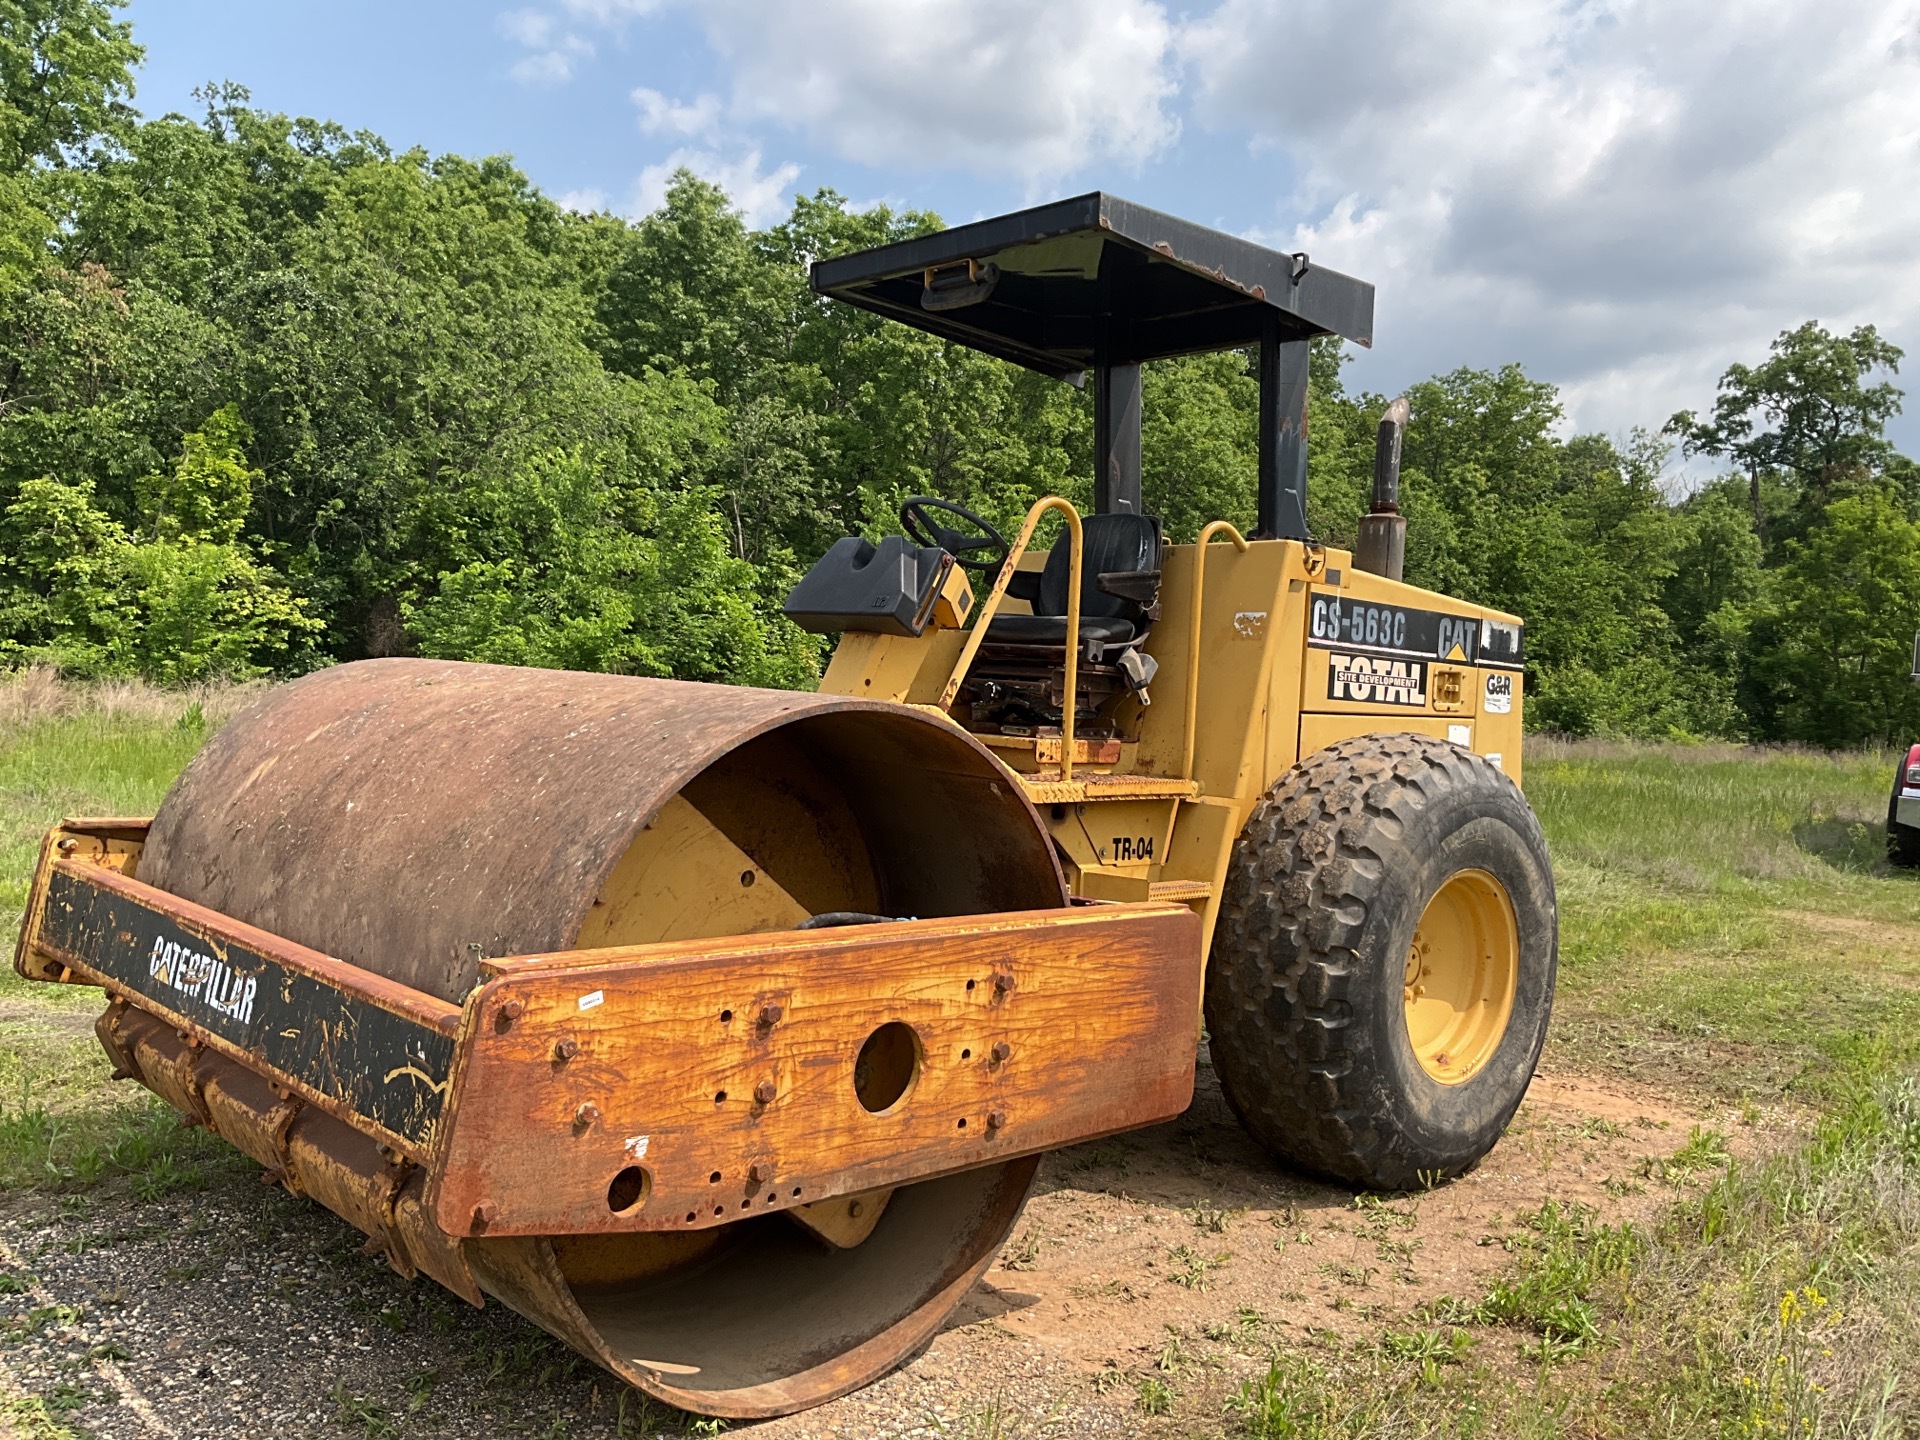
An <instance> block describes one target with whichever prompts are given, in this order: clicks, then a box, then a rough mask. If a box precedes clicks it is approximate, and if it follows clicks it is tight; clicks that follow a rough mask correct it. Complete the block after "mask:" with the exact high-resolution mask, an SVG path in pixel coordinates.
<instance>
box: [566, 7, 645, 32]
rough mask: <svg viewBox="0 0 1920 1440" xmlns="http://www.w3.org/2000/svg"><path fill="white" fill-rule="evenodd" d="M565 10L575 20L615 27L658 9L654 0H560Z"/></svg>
mask: <svg viewBox="0 0 1920 1440" xmlns="http://www.w3.org/2000/svg"><path fill="white" fill-rule="evenodd" d="M561 3H562V4H563V5H564V6H565V8H566V12H567V13H568V14H569V15H571V16H573V17H574V18H575V19H576V20H584V21H587V22H589V23H590V24H594V25H604V26H606V27H608V28H610V29H617V28H618V27H620V26H622V25H624V24H626V23H627V22H628V21H629V20H637V19H639V18H640V17H641V16H642V15H651V14H652V13H653V12H654V11H655V10H657V9H659V5H658V4H657V3H656V0H561Z"/></svg>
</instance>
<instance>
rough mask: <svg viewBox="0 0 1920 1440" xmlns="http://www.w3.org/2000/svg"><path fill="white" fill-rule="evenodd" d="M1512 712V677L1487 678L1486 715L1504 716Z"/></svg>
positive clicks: (1497, 675) (1496, 676)
mask: <svg viewBox="0 0 1920 1440" xmlns="http://www.w3.org/2000/svg"><path fill="white" fill-rule="evenodd" d="M1512 710H1513V676H1511V675H1499V674H1495V675H1489V676H1487V714H1489V715H1506V714H1510V713H1511V712H1512Z"/></svg>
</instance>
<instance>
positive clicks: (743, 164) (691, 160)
mask: <svg viewBox="0 0 1920 1440" xmlns="http://www.w3.org/2000/svg"><path fill="white" fill-rule="evenodd" d="M761 165H762V161H761V158H760V150H759V147H757V146H756V147H754V148H752V149H750V150H747V151H746V152H745V153H743V154H740V155H736V156H733V157H731V158H729V157H727V156H723V155H719V154H716V153H715V152H713V151H711V150H693V149H681V150H676V151H674V152H673V153H672V154H671V155H669V156H667V158H666V159H664V160H662V161H661V162H660V163H659V164H658V165H649V166H648V167H647V168H646V169H645V170H643V171H641V172H640V180H639V183H638V184H637V185H635V186H634V195H633V207H632V209H631V211H630V212H629V213H630V214H631V215H632V216H633V217H634V218H635V219H638V218H639V217H640V216H642V215H645V214H647V213H649V212H650V211H654V210H658V209H659V208H660V206H661V204H662V203H663V202H664V201H665V200H666V198H667V183H668V182H669V181H670V180H672V179H673V172H674V171H676V170H683V169H684V170H691V171H693V173H694V174H696V175H698V176H700V177H701V179H703V180H710V181H712V182H713V183H714V184H715V185H718V186H719V187H720V188H721V189H722V190H724V191H726V192H727V196H728V198H729V199H731V200H732V201H733V205H734V208H735V209H736V210H738V211H740V213H741V214H742V215H744V216H745V217H746V221H747V224H748V225H750V226H753V227H755V228H759V227H761V226H765V225H771V224H773V223H774V222H775V221H778V220H783V219H785V218H786V214H787V208H788V205H789V203H790V196H791V191H792V187H793V182H794V181H795V180H798V179H799V178H800V167H799V166H798V165H795V164H793V163H791V162H788V163H785V164H781V165H776V166H775V167H774V168H773V169H771V170H764V169H762V168H761Z"/></svg>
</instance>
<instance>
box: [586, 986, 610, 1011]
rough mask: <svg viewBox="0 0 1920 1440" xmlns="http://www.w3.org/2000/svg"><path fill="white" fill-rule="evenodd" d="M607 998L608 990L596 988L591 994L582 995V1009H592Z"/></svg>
mask: <svg viewBox="0 0 1920 1440" xmlns="http://www.w3.org/2000/svg"><path fill="white" fill-rule="evenodd" d="M606 998H607V992H606V991H604V990H595V991H594V992H593V993H592V994H591V995H582V996H581V997H580V1008H581V1009H582V1010H591V1009H593V1007H594V1006H596V1005H598V1004H600V1003H602V1002H603V1001H604V1000H605V999H606Z"/></svg>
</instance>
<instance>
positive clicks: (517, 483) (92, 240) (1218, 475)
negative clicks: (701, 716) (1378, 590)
mask: <svg viewBox="0 0 1920 1440" xmlns="http://www.w3.org/2000/svg"><path fill="white" fill-rule="evenodd" d="M116 8H117V0H0V664H4V663H20V662H23V661H31V660H41V661H50V662H52V663H55V664H57V665H59V666H61V667H62V668H64V669H67V670H69V671H72V672H77V673H91V674H100V673H140V674H144V675H148V676H152V677H157V678H162V679H167V680H188V679H194V678H200V677H205V676H210V675H222V674H226V675H243V674H249V673H260V672H262V671H294V670H298V669H301V668H305V667H310V666H313V665H316V664H322V663H326V662H328V661H331V660H341V659H349V658H354V657H359V656H365V655H380V654H393V653H417V654H426V655H436V656H458V657H468V658H475V659H485V660H497V661H503V662H509V663H516V664H532V665H559V666H572V667H581V668H600V669H613V670H620V671H628V672H634V673H643V674H660V675H666V674H671V675H680V676H689V677H696V678H702V679H715V680H727V681H736V682H745V683H759V684H774V685H806V684H809V683H811V682H812V680H813V679H814V677H816V676H817V674H818V671H819V665H820V662H821V659H822V653H823V652H822V648H821V645H820V642H819V641H817V640H816V639H815V638H813V637H810V636H806V635H802V634H800V633H799V632H798V631H796V630H795V629H793V628H792V627H791V626H790V625H788V624H787V623H786V622H785V621H784V620H782V619H781V618H780V616H779V613H778V606H779V600H780V598H781V596H782V595H784V593H785V592H786V590H787V589H788V588H789V586H790V585H791V584H792V582H793V581H794V580H795V579H796V578H797V577H798V575H799V574H800V573H801V572H802V571H803V570H804V568H805V566H806V565H807V563H808V562H810V561H811V560H812V559H813V558H814V557H815V556H817V555H818V554H819V553H820V552H821V551H822V550H824V549H825V548H826V547H827V546H828V545H829V544H831V543H832V541H833V540H834V539H835V538H837V537H838V536H840V535H842V534H845V533H848V532H851V531H859V532H865V533H868V534H878V533H882V532H885V531H887V530H889V529H890V528H891V527H892V525H893V523H894V522H893V515H894V511H895V508H896V507H897V505H898V503H899V501H900V499H901V498H902V497H903V496H905V495H907V494H911V493H915V492H927V493H933V494H939V495H945V496H948V497H950V498H953V499H956V500H960V501H962V502H964V503H967V504H969V505H972V506H975V507H976V508H979V509H982V510H984V511H986V512H987V513H989V514H991V515H993V516H995V517H996V518H998V519H1000V520H1002V521H1004V522H1006V523H1007V524H1009V525H1011V524H1012V523H1014V522H1016V521H1017V519H1018V517H1019V515H1020V513H1021V512H1022V511H1023V510H1024V509H1025V507H1026V506H1027V505H1028V504H1029V503H1030V502H1031V501H1032V500H1033V499H1035V498H1037V497H1039V496H1041V495H1043V494H1047V493H1049V492H1060V493H1065V494H1067V495H1069V496H1072V497H1074V498H1076V499H1078V500H1081V501H1082V502H1084V501H1085V500H1086V499H1087V498H1088V490H1089V488H1090V487H1089V485H1088V483H1087V481H1086V479H1085V478H1084V477H1085V476H1086V475H1087V474H1088V472H1089V471H1090V468H1091V462H1090V451H1091V429H1092V425H1091V413H1090V405H1089V401H1088V398H1087V396H1086V395H1085V394H1084V393H1082V392H1078V391H1075V390H1073V389H1071V388H1069V387H1066V386H1063V385H1060V384H1057V383H1055V382H1053V381H1050V380H1046V379H1043V378H1042V377H1039V376H1036V375H1033V374H1030V373H1027V372H1024V371H1021V370H1017V369H1015V368H1013V367H1010V366H1007V365H1004V364H1001V363H1000V362H997V361H993V360H989V359H986V358H985V357H982V356H980V355H977V354H974V353H972V352H970V351H966V350H964V349H959V348H956V347H953V346H949V345H946V344H943V343H941V342H939V341H936V340H934V339H932V338H930V337H928V336H925V335H922V334H919V333H918V332H915V331H911V330H908V329H906V328H904V327H901V326H898V325H891V324H887V323H885V322H882V321H879V320H877V319H875V318H873V317H871V316H867V315H864V314H860V313H855V312H853V311H850V310H847V309H844V308H840V307H828V306H826V305H824V304H823V303H821V302H820V301H818V300H817V299H816V298H815V297H813V296H812V295H811V294H810V292H809V291H808V289H807V285H806V266H807V264H808V263H809V262H810V261H811V260H812V259H814V258H816V257H819V256H822V255H829V254H833V253H836V252H840V251H845V250H848V249H853V248H858V247H862V246H867V245H871V244H875V243H879V242H882V241H885V240H888V239H892V238H897V237H900V236H905V235H911V234H917V233H922V232H924V231H927V230H930V229H933V228H937V226H938V224H939V222H938V220H937V219H936V217H934V216H932V215H928V214H922V213H916V212H897V211H891V210H888V209H886V208H885V207H876V208H873V209H867V210H854V209H851V208H850V207H849V206H848V205H847V204H846V203H845V202H844V201H843V200H842V199H841V198H840V197H838V196H836V195H834V194H832V193H831V192H827V191H822V192H820V193H818V194H816V195H814V196H812V197H810V198H809V197H801V198H797V199H796V200H795V202H794V206H793V209H792V211H791V213H790V214H789V215H788V216H787V218H786V219H785V220H784V221H782V222H781V223H779V224H777V225H775V226H773V227H771V228H769V229H766V230H761V231H754V230H750V229H749V228H748V227H747V226H746V225H745V224H744V222H743V221H742V220H741V219H740V217H739V216H738V214H737V213H736V212H735V211H734V210H733V209H732V208H731V207H730V206H729V203H728V200H727V197H726V196H725V195H724V194H722V193H721V192H720V191H718V190H717V189H715V188H714V187H713V186H711V185H709V184H707V183H705V182H703V181H701V180H699V179H697V178H695V177H694V176H692V175H689V174H684V173H683V174H681V175H680V176H679V177H678V178H677V179H676V180H675V181H674V183H673V184H672V186H671V187H670V189H669V191H668V194H667V198H666V201H665V203H664V205H663V206H662V207H661V208H660V209H659V210H658V211H656V212H655V213H654V214H651V215H649V216H647V217H645V218H644V219H642V220H639V221H638V222H634V223H628V222H626V221H623V220H620V219H617V218H615V217H613V216H610V215H605V214H600V215H577V214H571V213H569V212H567V211H565V210H562V209H561V208H560V207H558V206H557V205H555V204H554V203H553V202H552V201H550V200H548V199H547V198H546V197H544V196H543V195H541V194H540V193H539V192H538V191H537V190H536V189H534V187H533V186H532V185H531V184H530V183H529V182H528V181H527V179H526V177H525V176H523V175H522V174H520V172H519V171H517V170H516V169H515V168H514V167H513V166H512V164H511V163H509V162H508V161H506V160H504V159H500V158H493V159H487V160H480V161H473V160H466V159H461V158H459V157H455V156H430V155H428V154H425V153H424V152H421V151H407V152H403V153H397V152H395V151H394V150H392V149H391V148H390V147H389V146H387V145H386V144H385V143H384V142H383V141H381V140H380V139H379V138H378V137H376V136H373V135H370V134H366V133H364V132H349V131H347V130H345V129H342V128H341V127H339V126H337V125H333V124H325V123H319V122H315V121H309V120H290V119H288V118H287V117H285V116H280V115H272V114H266V113H262V112H260V111H258V110H255V109H253V108H251V107H250V106H249V104H248V103H247V95H246V93H245V91H244V90H241V89H239V88H237V87H233V86H224V87H217V88H215V89H213V90H211V91H209V92H207V93H205V94H204V95H203V97H202V98H203V100H204V103H205V113H204V114H203V115H201V116H200V117H199V118H197V119H190V118H185V117H182V116H179V115H168V116H163V117H160V118H157V119H143V118H141V116H140V115H139V114H138V113H137V112H136V111H135V110H134V109H133V108H132V104H131V99H132V79H131V77H132V72H133V67H134V66H135V65H137V63H138V60H139V56H140V51H139V49H138V47H137V46H136V45H135V43H134V41H133V37H132V34H131V31H130V29H129V27H128V26H127V25H126V24H125V23H123V22H121V21H119V20H117V19H116V17H115V13H114V12H115V10H116ZM1900 358H1901V357H1900V353H1899V352H1898V351H1897V350H1896V349H1894V348H1893V347H1892V346H1891V345H1889V344H1887V343H1886V342H1885V341H1884V340H1882V339H1881V338H1880V337H1879V336H1878V335H1876V334H1875V333H1874V331H1873V330H1872V329H1871V328H1865V329H1861V330H1857V331H1855V332H1853V333H1852V334H1850V335H1833V334H1829V333H1827V332H1826V331H1824V330H1822V329H1820V328H1819V327H1818V326H1815V325H1811V324H1809V325H1807V326H1803V327H1801V328H1800V329H1798V330H1794V331H1791V332H1789V333H1788V334H1786V335H1783V336H1782V337H1781V338H1780V340H1779V341H1778V342H1777V343H1776V344H1775V346H1774V348H1773V351H1772V353H1771V355H1770V356H1769V357H1768V358H1767V359H1766V360H1765V361H1764V362H1762V363H1760V364H1757V365H1754V366H1745V365H1736V366H1734V367H1733V368H1732V369H1730V370H1729V371H1728V372H1727V376H1726V379H1725V381H1724V382H1723V385H1722V388H1721V393H1720V397H1719V401H1718V403H1717V405H1716V407H1715V410H1714V413H1713V414H1712V415H1711V416H1710V417H1707V418H1704V419H1703V418H1701V417H1698V416H1695V415H1692V414H1681V415H1676V416H1675V417H1674V418H1673V420H1672V421H1671V422H1669V423H1668V425H1667V426H1666V427H1665V429H1664V431H1663V432H1662V433H1661V434H1660V435H1655V434H1652V433H1645V432H1636V433H1635V434H1634V435H1633V436H1632V437H1631V438H1630V439H1627V440H1624V441H1615V440H1609V439H1607V438H1605V437H1602V436H1597V435H1575V436H1572V437H1571V438H1566V437H1564V436H1563V435H1562V433H1561V432H1562V428H1563V427H1562V425H1561V412H1560V408H1559V404H1558V401H1557V398H1556V395H1555V392H1554V390H1553V387H1551V386H1549V385H1546V384H1542V383H1540V382H1538V381H1535V380H1532V379H1530V378H1529V377H1528V376H1527V375H1525V374H1524V373H1523V372H1522V371H1521V370H1520V369H1519V368H1518V367H1517V366H1508V367H1506V368H1504V369H1501V370H1497V371H1477V370H1459V371H1455V372H1454V373H1452V374H1448V375H1443V376H1439V377H1436V378H1434V379H1432V380H1430V381H1426V382H1424V383H1422V384H1420V385H1417V386H1415V387H1413V389H1412V391H1411V392H1410V398H1411V400H1412V404H1413V423H1412V426H1411V428H1410V431H1409V434H1408V439H1407V448H1406V457H1407V462H1406V463H1407V469H1406V495H1407V508H1408V511H1409V514H1410V518H1411V533H1410V537H1409V542H1408V578H1409V579H1410V580H1412V581H1414V582H1416V583H1419V584H1423V585H1428V586H1432V587H1434V588H1436V589H1440V590H1444V591H1448V592H1450V593H1454V594H1458V595H1462V596H1465V597H1468V598H1471V599H1475V600H1480V601H1485V602H1489V603H1492V604H1496V605H1500V606H1503V607H1505V608H1508V609H1511V610H1514V611H1517V612H1519V613H1520V614H1522V615H1523V616H1525V617H1526V619H1527V621H1528V624H1529V631H1528V634H1529V643H1530V646H1531V656H1532V658H1531V666H1530V675H1529V687H1530V690H1531V692H1532V697H1533V698H1532V701H1531V706H1532V708H1531V715H1532V718H1533V720H1534V722H1535V723H1537V724H1540V725H1544V726H1549V727H1552V728H1556V729H1564V730H1570V731H1575V732H1626V733H1652V734H1668V733H1683V734H1716V735H1751V736H1755V737H1761V738H1792V739H1801V740H1808V741H1814V742H1818V743H1823V744H1844V743H1853V742H1858V741H1861V740H1864V739H1884V740H1892V739H1898V738H1904V737H1905V736H1906V734H1907V733H1908V732H1909V731H1916V730H1920V693H1917V692H1916V691H1915V689H1914V688H1913V687H1912V686H1911V685H1909V684H1908V682H1907V680H1906V671H1907V651H1908V646H1909V642H1910V638H1911V636H1912V633H1913V631H1914V629H1915V627H1916V625H1917V624H1920V526H1917V525H1916V517H1917V516H1920V504H1917V498H1916V489H1915V486H1914V484H1913V479H1914V476H1913V467H1912V466H1911V465H1910V464H1908V463H1907V462H1906V461H1905V460H1903V459H1902V458H1901V457H1900V456H1898V455H1896V454H1895V453H1894V452H1893V450H1892V448H1891V447H1890V446H1889V445H1888V443H1887V442H1886V439H1885V436H1884V426H1885V424H1886V421H1887V420H1888V418H1889V417H1890V416H1891V415H1893V414H1894V413H1895V412H1896V411H1897V410H1898V407H1899V402H1900V392H1899V391H1898V390H1897V389H1895V388H1894V387H1893V384H1892V382H1891V380H1890V378H1889V377H1890V376H1891V375H1892V374H1893V373H1894V372H1895V371H1896V368H1897V366H1898V363H1899V360H1900ZM1341 360H1342V357H1341V355H1340V352H1339V351H1338V349H1337V348H1334V347H1332V346H1328V347H1325V348H1322V349H1321V350H1319V351H1318V352H1317V354H1316V363H1315V367H1314V374H1313V386H1312V411H1311V438H1312V461H1311V469H1312V497H1313V498H1312V508H1311V514H1312V520H1313V524H1314V526H1315V527H1316V530H1317V532H1318V533H1319V534H1320V535H1321V536H1322V537H1324V538H1325V539H1326V540H1327V541H1329V542H1330V543H1334V544H1345V543H1350V542H1351V539H1352V536H1353V533H1354V528H1355V523H1356V520H1357V518H1358V516H1359V514H1360V512H1361V510H1362V508H1363V506H1364V503H1365V493H1366V487H1367V482H1368V477H1369V474H1370V469H1371V454H1372V443H1373V429H1374V424H1375V421H1376V419H1377V416H1378V413H1379V410H1380V409H1381V407H1382V403H1383V397H1379V396H1369V395H1356V394H1352V393H1349V392H1348V390H1347V389H1346V388H1345V386H1344V385H1343V384H1342V381H1341ZM1255 395H1256V386H1255V383H1254V381H1253V379H1252V378H1251V376H1250V374H1249V368H1248V362H1247V358H1246V357H1245V356H1242V355H1239V354H1237V353H1229V354H1221V355H1212V356H1204V357H1198V358H1193V359H1187V360H1180V361H1172V362H1166V363H1163V364H1159V365H1156V366H1154V367H1152V368H1151V370H1150V372H1149V375H1148V379H1147V390H1146V418H1145V435H1144V447H1145V459H1146V470H1147V476H1148V481H1147V485H1148V496H1149V501H1150V507H1151V508H1157V510H1158V511H1159V513H1161V514H1162V515H1164V516H1165V517H1166V519H1167V521H1168V525H1169V529H1170V530H1171V532H1172V533H1173V534H1174V535H1175V536H1176V537H1177V538H1178V537H1189V536H1191V535H1192V533H1193V532H1194V531H1195V530H1196V529H1197V528H1198V526H1199V525H1200V524H1202V523H1204V522H1205V521H1206V520H1207V519H1209V518H1213V517H1215V516H1223V517H1225V518H1229V519H1233V520H1236V521H1240V522H1242V523H1243V524H1244V523H1247V522H1249V521H1250V520H1251V516H1252V512H1253V509H1254V505H1253V474H1254V448H1255V438H1254V437H1255V423H1254V402H1255ZM1675 445H1678V446H1679V447H1680V448H1682V449H1683V450H1684V451H1685V452H1686V453H1687V454H1690V455H1700V456H1714V457H1724V459H1725V461H1726V462H1727V463H1728V464H1729V465H1730V466H1731V467H1732V472H1731V473H1730V474H1729V475H1728V477H1727V478H1726V479H1725V480H1722V481H1718V482H1715V483H1712V484H1709V485H1707V486H1706V487H1705V488H1704V489H1700V490H1697V491H1696V492H1694V493H1691V494H1688V495H1685V496H1684V497H1679V498H1675V497H1673V496H1670V495H1669V494H1668V493H1667V490H1666V489H1664V488H1663V484H1662V474H1663V470H1664V469H1665V468H1666V466H1667V461H1668V458H1669V456H1670V454H1671V452H1672V448H1673V446H1675Z"/></svg>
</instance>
